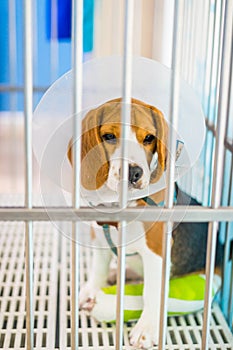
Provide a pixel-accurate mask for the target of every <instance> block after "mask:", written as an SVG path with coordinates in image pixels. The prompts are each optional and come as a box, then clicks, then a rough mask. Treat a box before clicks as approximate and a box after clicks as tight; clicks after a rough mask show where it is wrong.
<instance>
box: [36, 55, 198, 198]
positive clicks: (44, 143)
mask: <svg viewBox="0 0 233 350" xmlns="http://www.w3.org/2000/svg"><path fill="white" fill-rule="evenodd" d="M132 75H133V82H132V97H133V98H136V99H138V100H141V101H143V102H145V103H147V104H150V105H153V106H155V107H156V108H158V109H159V110H161V111H162V112H163V114H164V116H165V118H166V119H167V120H168V119H169V118H168V113H169V103H170V84H171V70H170V69H168V68H166V67H165V66H163V65H162V64H160V63H158V62H156V61H154V60H149V59H146V58H142V57H135V58H133V74H132ZM83 82H84V86H83V111H82V113H81V114H82V115H81V116H80V117H82V118H83V117H84V116H85V115H86V114H87V112H88V111H89V110H90V109H93V108H96V107H97V106H99V105H101V104H103V103H105V102H107V101H108V100H111V99H114V98H118V97H120V96H122V57H115V56H114V57H105V58H100V59H94V60H91V61H87V62H86V63H84V65H83ZM72 85H73V84H72V72H71V71H69V72H68V73H66V74H65V75H63V76H62V77H61V78H59V79H58V80H57V81H56V82H55V83H54V84H53V85H52V86H51V87H50V88H49V89H48V91H47V92H46V93H45V95H44V96H43V97H42V99H41V101H40V102H39V104H38V106H37V108H36V110H35V113H34V118H33V149H34V154H35V156H36V158H37V161H38V162H39V165H40V169H41V171H42V172H43V173H45V174H47V175H48V176H49V177H50V179H51V180H52V181H53V182H54V183H56V184H57V185H58V186H60V187H61V188H62V189H64V190H66V191H68V192H72V169H71V166H70V163H69V161H68V158H67V147H68V143H69V141H70V139H71V138H72V125H73V121H72ZM176 133H177V139H179V140H181V141H182V142H184V147H183V150H182V152H181V155H180V157H179V158H178V160H177V162H176V171H175V180H177V179H178V178H179V177H181V176H182V175H183V174H184V173H185V172H186V171H187V170H189V169H190V168H191V167H192V166H193V164H194V163H195V162H196V160H197V159H198V157H199V155H200V152H201V149H202V145H203V142H204V136H205V122H204V116H203V112H202V109H201V105H200V102H199V100H198V98H197V96H196V95H195V93H194V91H193V90H192V88H191V87H190V86H189V85H188V84H187V83H185V82H184V81H182V80H181V86H180V98H179V124H178V130H177V131H176ZM165 179H166V174H165V173H164V176H163V177H162V178H161V179H160V180H159V181H158V182H157V183H155V184H151V185H149V187H148V188H147V189H144V190H135V192H133V193H129V199H136V198H141V197H143V196H145V195H148V194H152V193H155V192H157V191H159V190H161V189H162V188H164V187H165ZM81 196H82V198H84V199H85V200H87V201H88V202H91V203H94V204H98V203H103V202H117V201H118V193H116V192H113V191H109V190H106V188H101V189H99V190H97V191H87V190H86V189H84V188H83V187H82V188H81Z"/></svg>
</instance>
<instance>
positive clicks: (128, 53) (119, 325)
mask: <svg viewBox="0 0 233 350" xmlns="http://www.w3.org/2000/svg"><path fill="white" fill-rule="evenodd" d="M124 8H125V23H124V25H125V28H124V55H123V76H122V80H123V84H122V87H123V91H122V102H123V103H122V111H121V121H122V127H121V139H122V141H123V142H122V146H121V147H122V149H121V169H122V174H121V180H122V181H121V187H120V207H121V209H124V208H126V206H127V202H128V171H129V169H128V157H127V155H128V147H127V142H128V139H129V128H130V121H131V90H132V48H133V13H134V2H133V1H132V0H126V1H125V7H124ZM127 221H128V220H123V221H121V223H120V227H119V239H118V248H117V250H118V265H117V310H116V350H120V349H122V342H123V334H124V286H125V254H126V247H125V244H126V225H127Z"/></svg>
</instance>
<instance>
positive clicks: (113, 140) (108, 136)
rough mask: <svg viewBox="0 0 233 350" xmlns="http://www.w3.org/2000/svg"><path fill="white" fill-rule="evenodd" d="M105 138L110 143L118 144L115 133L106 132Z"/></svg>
mask: <svg viewBox="0 0 233 350" xmlns="http://www.w3.org/2000/svg"><path fill="white" fill-rule="evenodd" d="M102 138H103V140H104V141H106V142H108V143H111V144H114V145H115V144H116V142H117V138H116V136H115V135H114V134H104V135H103V136H102Z"/></svg>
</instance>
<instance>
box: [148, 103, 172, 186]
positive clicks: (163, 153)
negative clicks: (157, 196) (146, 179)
mask: <svg viewBox="0 0 233 350" xmlns="http://www.w3.org/2000/svg"><path fill="white" fill-rule="evenodd" d="M150 109H151V113H152V117H153V120H154V123H155V127H156V133H157V135H156V138H157V147H156V152H157V154H158V164H157V167H156V169H155V170H154V171H153V172H152V174H151V183H155V182H157V181H158V180H159V179H160V177H161V176H162V174H163V172H164V170H165V168H166V158H167V133H168V125H167V123H166V121H165V118H164V115H163V113H162V112H161V111H160V110H158V109H157V108H155V107H153V106H150Z"/></svg>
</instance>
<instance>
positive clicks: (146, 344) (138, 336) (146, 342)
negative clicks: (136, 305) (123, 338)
mask: <svg viewBox="0 0 233 350" xmlns="http://www.w3.org/2000/svg"><path fill="white" fill-rule="evenodd" d="M158 337H159V324H158V321H156V320H155V319H153V318H152V317H151V316H149V315H148V314H147V315H146V313H142V315H141V317H140V319H139V320H138V322H137V323H136V325H135V326H134V328H133V329H132V331H131V332H130V344H131V345H132V346H133V348H134V349H151V348H153V346H154V345H157V344H158Z"/></svg>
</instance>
